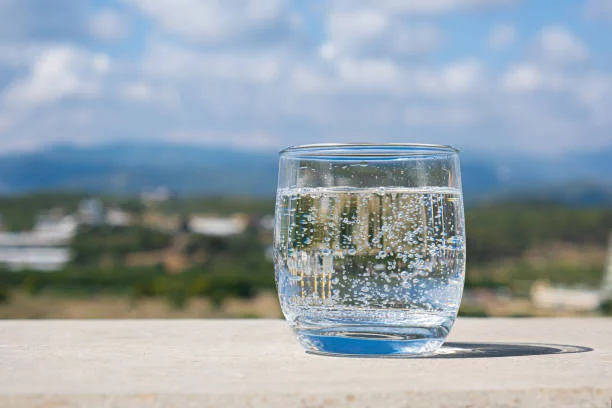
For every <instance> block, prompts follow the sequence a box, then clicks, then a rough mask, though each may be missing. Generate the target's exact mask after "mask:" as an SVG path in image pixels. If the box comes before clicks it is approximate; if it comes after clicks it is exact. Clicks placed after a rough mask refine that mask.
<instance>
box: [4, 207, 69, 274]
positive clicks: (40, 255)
mask: <svg viewBox="0 0 612 408" xmlns="http://www.w3.org/2000/svg"><path fill="white" fill-rule="evenodd" d="M76 229H77V221H76V219H75V218H74V217H73V216H70V215H68V216H61V215H60V214H53V213H49V214H44V215H41V216H39V217H38V220H37V222H36V225H35V227H34V229H33V230H32V231H27V232H0V266H3V267H6V268H9V269H12V270H19V269H35V270H40V271H54V270H59V269H61V268H62V267H64V266H65V265H66V264H67V263H68V262H70V257H71V254H70V249H69V248H68V245H69V244H70V240H71V239H72V238H73V237H74V235H75V234H76Z"/></svg>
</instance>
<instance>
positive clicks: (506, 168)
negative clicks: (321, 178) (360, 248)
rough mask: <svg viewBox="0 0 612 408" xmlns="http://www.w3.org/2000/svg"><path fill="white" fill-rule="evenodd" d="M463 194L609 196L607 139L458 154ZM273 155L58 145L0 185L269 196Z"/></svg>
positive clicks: (13, 162)
mask: <svg viewBox="0 0 612 408" xmlns="http://www.w3.org/2000/svg"><path fill="white" fill-rule="evenodd" d="M461 167H462V178H463V183H464V191H465V194H466V199H468V200H472V201H475V200H486V199H501V198H503V197H512V198H516V197H525V198H528V199H538V200H554V201H564V202H568V203H575V204H594V205H595V204H606V203H612V176H611V175H612V147H611V148H609V149H605V150H602V151H600V152H592V153H583V154H573V155H567V156H563V157H557V158H543V159H534V158H531V157H526V156H524V157H521V156H516V155H514V156H508V157H502V156H499V157H493V156H491V155H488V154H487V155H478V154H476V153H469V152H468V153H466V154H463V155H462V162H461ZM276 171H277V155H276V153H275V152H253V151H246V150H235V149H229V148H218V147H197V146H186V145H176V144H166V143H157V144H127V143H125V144H109V145H102V146H90V147H78V146H71V145H58V146H54V147H53V148H48V149H45V150H41V151H36V152H31V153H20V154H7V155H4V156H0V193H2V194H15V193H24V192H28V191H34V190H50V189H69V190H80V191H91V192H104V193H111V194H129V193H139V192H141V191H143V190H146V189H152V188H156V187H158V186H166V187H168V188H169V189H170V190H172V191H174V192H176V193H177V194H182V195H256V196H269V195H272V194H273V193H274V190H275V188H276Z"/></svg>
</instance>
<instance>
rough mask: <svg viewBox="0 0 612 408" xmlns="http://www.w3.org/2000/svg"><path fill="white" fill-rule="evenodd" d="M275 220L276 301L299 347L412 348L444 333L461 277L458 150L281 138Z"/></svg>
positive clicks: (349, 350) (432, 343)
mask: <svg viewBox="0 0 612 408" xmlns="http://www.w3.org/2000/svg"><path fill="white" fill-rule="evenodd" d="M275 220H276V225H275V234H274V235H275V237H274V258H275V272H276V273H275V276H276V284H277V288H278V294H279V297H280V303H281V307H282V310H283V313H284V315H285V317H286V319H287V321H288V322H289V324H290V325H291V327H292V328H293V329H294V330H295V332H296V333H297V336H298V339H299V341H300V343H301V344H302V346H303V347H304V348H305V349H306V350H308V351H311V352H316V353H324V354H348V355H421V354H428V353H432V352H434V351H436V350H437V349H438V348H439V347H440V346H441V345H442V343H443V341H444V339H445V338H446V336H447V335H448V333H449V331H450V329H451V327H452V326H453V323H454V321H455V319H456V316H457V311H458V309H459V303H460V301H461V294H462V292H463V281H464V277H465V229H464V215H463V196H462V192H461V177H460V170H459V156H458V151H457V150H455V149H453V148H452V147H449V146H440V145H419V144H329V145H306V146H297V147H290V148H288V149H285V150H283V151H281V153H280V170H279V181H278V192H277V196H276V219H275Z"/></svg>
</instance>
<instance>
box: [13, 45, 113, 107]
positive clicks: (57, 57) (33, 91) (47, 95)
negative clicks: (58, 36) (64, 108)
mask: <svg viewBox="0 0 612 408" xmlns="http://www.w3.org/2000/svg"><path fill="white" fill-rule="evenodd" d="M109 68H110V60H109V58H108V56H107V55H105V54H100V53H91V52H88V51H84V50H81V49H79V48H76V47H74V46H69V45H57V46H52V47H48V48H47V50H46V51H44V52H43V53H42V54H41V55H40V56H38V57H37V58H36V59H35V61H34V62H33V64H32V67H31V70H30V74H29V75H28V76H27V77H26V78H22V79H18V80H16V81H14V82H13V83H11V84H10V85H9V87H8V89H7V90H6V91H5V92H4V97H5V99H6V100H7V101H8V102H9V103H10V102H17V103H25V104H44V103H53V102H57V101H59V100H61V99H63V98H66V97H73V96H80V97H85V96H93V95H96V94H97V93H99V92H100V78H101V77H102V76H103V75H104V74H106V73H107V72H108V70H109Z"/></svg>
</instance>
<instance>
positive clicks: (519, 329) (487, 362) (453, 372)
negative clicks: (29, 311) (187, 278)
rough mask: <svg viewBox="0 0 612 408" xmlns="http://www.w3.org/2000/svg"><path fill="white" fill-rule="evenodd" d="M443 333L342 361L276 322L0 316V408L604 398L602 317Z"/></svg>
mask: <svg viewBox="0 0 612 408" xmlns="http://www.w3.org/2000/svg"><path fill="white" fill-rule="evenodd" d="M449 342H452V343H455V344H451V346H450V347H447V348H446V349H445V351H444V354H441V355H439V356H437V357H434V358H418V359H414V358H413V359H373V358H370V359H368V358H341V357H323V356H317V355H309V354H305V353H304V352H303V351H302V349H301V348H300V346H299V345H298V343H297V341H296V340H295V338H294V336H293V333H292V332H291V331H290V330H289V328H288V327H287V325H286V323H285V322H284V321H281V320H278V321H273V320H233V321H228V320H180V321H163V320H150V321H144V320H140V321H136V320H134V321H126V320H123V321H117V320H115V321H112V320H106V321H104V320H97V321H96V320H90V321H3V322H0V407H3V408H4V407H9V408H12V407H19V408H22V407H24V408H25V407H28V408H29V407H54V408H59V407H61V408H64V407H93V408H98V407H105V408H109V407H138V408H140V407H177V408H178V407H180V408H187V407H268V406H271V407H474V408H476V407H519V406H526V407H555V408H559V407H574V406H576V407H601V408H610V406H611V399H612V319H605V318H593V319H460V320H459V322H458V323H457V325H456V326H455V328H454V330H453V332H452V334H451V336H450V338H449ZM457 343H458V344H457ZM469 343H482V344H483V345H480V346H472V345H470V344H469ZM525 343H532V344H531V345H525ZM551 344H553V345H565V346H571V347H565V346H563V347H561V346H552V345H551ZM590 349H592V351H588V350H590ZM564 350H565V351H566V352H565V353H560V351H564ZM453 352H454V354H453ZM551 353H552V354H551Z"/></svg>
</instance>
